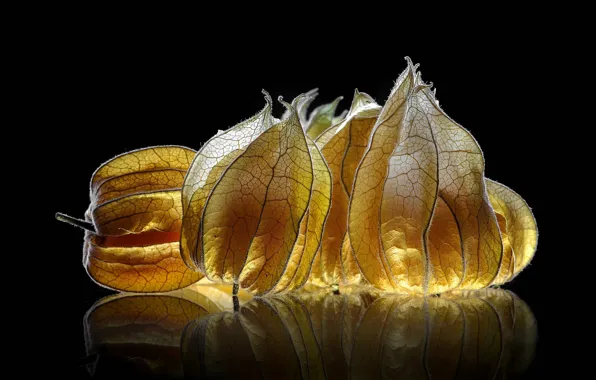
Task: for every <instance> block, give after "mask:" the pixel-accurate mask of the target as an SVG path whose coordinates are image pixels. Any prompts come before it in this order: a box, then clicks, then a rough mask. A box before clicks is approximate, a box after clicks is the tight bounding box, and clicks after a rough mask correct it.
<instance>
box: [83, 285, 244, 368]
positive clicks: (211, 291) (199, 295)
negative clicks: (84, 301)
mask: <svg viewBox="0 0 596 380" xmlns="http://www.w3.org/2000/svg"><path fill="white" fill-rule="evenodd" d="M231 293H232V290H231V286H226V285H206V284H205V281H201V282H200V283H198V284H195V285H192V286H190V287H188V288H185V289H180V290H176V291H173V292H169V293H165V294H156V295H134V294H118V295H114V296H109V297H106V298H104V299H101V300H100V301H98V302H97V303H95V305H93V306H92V307H91V308H90V309H89V311H88V312H87V314H86V315H85V318H84V326H85V344H86V347H87V353H88V354H89V355H92V354H98V355H99V360H98V361H97V364H94V365H91V366H90V368H89V369H90V371H91V372H92V374H94V373H95V374H98V373H110V372H111V371H115V372H116V374H117V375H118V378H120V377H121V376H124V375H125V374H126V372H124V373H123V372H122V371H124V370H125V369H127V370H129V371H130V372H131V374H135V373H139V372H142V373H151V374H154V375H168V376H169V377H182V364H181V356H180V337H181V336H182V333H183V331H184V328H185V327H186V326H187V325H188V324H189V323H190V322H192V321H194V320H197V319H200V318H202V317H205V316H208V315H210V314H213V313H220V312H222V311H224V310H233V305H232V297H231ZM238 296H239V299H240V302H241V303H243V302H246V301H247V300H249V299H250V295H248V294H247V293H246V292H242V291H241V292H240V293H239V295H238Z"/></svg>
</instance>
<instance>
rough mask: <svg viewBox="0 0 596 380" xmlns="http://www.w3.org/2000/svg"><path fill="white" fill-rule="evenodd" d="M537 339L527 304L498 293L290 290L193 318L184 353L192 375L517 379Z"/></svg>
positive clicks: (525, 366) (184, 345)
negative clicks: (441, 294) (425, 295)
mask: <svg viewBox="0 0 596 380" xmlns="http://www.w3.org/2000/svg"><path fill="white" fill-rule="evenodd" d="M536 336H537V335H536V322H535V320H534V317H533V315H532V313H531V311H530V310H529V308H528V307H527V306H526V305H525V304H524V303H523V301H521V300H520V299H519V298H518V297H517V296H515V295H514V294H513V293H511V292H507V291H504V290H498V289H487V290H482V291H475V292H460V293H457V294H455V293H453V294H452V293H448V294H446V295H445V296H444V297H441V298H436V297H430V298H427V299H426V300H425V299H424V298H419V297H416V296H407V295H401V296H400V295H390V296H383V295H381V294H380V293H378V292H376V291H366V292H353V293H351V294H343V295H332V294H323V293H300V294H296V293H294V294H288V295H282V296H275V297H270V298H256V299H254V300H252V301H250V302H248V303H246V304H245V305H244V306H242V307H241V309H240V311H239V312H238V313H230V312H224V313H220V314H216V315H210V316H207V317H204V318H202V319H199V320H195V321H193V322H192V323H191V324H190V325H189V326H188V328H187V329H186V330H185V333H184V337H183V340H182V342H183V343H182V351H183V357H184V366H185V374H186V375H187V376H190V377H202V376H204V377H208V378H209V377H234V376H242V377H243V378H262V377H264V378H285V377H292V378H305V379H307V378H313V379H316V378H321V377H326V378H328V379H331V378H338V379H343V378H348V377H350V378H354V379H360V378H362V379H369V378H376V377H377V376H380V377H383V378H385V377H386V378H399V377H403V378H413V379H417V378H421V379H427V378H433V379H453V378H474V379H484V378H494V377H495V376H496V375H497V374H501V375H503V376H505V375H510V374H519V373H522V372H523V371H524V370H525V369H526V368H527V366H528V365H529V364H530V362H531V360H532V357H533V351H534V345H535V342H536ZM229 363H242V366H234V365H229Z"/></svg>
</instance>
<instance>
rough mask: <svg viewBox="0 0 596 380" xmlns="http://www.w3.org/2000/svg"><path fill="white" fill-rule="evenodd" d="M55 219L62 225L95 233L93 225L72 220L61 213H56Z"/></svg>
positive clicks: (83, 221) (79, 220)
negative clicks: (65, 224)
mask: <svg viewBox="0 0 596 380" xmlns="http://www.w3.org/2000/svg"><path fill="white" fill-rule="evenodd" d="M56 219H58V220H59V221H61V222H64V223H68V224H70V225H72V226H75V227H79V228H82V229H84V230H86V231H90V232H95V226H94V225H93V223H91V222H88V221H86V220H82V219H77V218H73V217H72V216H70V215H66V214H62V213H61V212H57V213H56Z"/></svg>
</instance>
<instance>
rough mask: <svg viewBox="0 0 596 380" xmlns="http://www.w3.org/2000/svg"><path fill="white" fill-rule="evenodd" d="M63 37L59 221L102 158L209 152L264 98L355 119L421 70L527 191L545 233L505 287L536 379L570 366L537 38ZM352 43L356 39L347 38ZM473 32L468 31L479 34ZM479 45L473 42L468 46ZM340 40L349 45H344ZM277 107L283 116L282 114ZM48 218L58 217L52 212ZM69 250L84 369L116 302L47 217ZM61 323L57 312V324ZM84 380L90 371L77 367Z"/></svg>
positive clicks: (53, 60)
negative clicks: (558, 292)
mask: <svg viewBox="0 0 596 380" xmlns="http://www.w3.org/2000/svg"><path fill="white" fill-rule="evenodd" d="M75 30H76V33H75V32H66V31H65V32H64V33H61V34H60V36H59V37H56V39H55V41H53V42H52V41H49V42H48V43H49V44H51V43H54V45H53V48H52V49H50V51H51V53H48V55H47V56H46V57H45V59H46V60H47V62H48V65H47V68H48V69H47V70H46V71H44V72H42V73H41V74H42V77H43V83H44V85H43V86H41V88H42V95H43V96H44V97H46V99H48V101H49V102H50V103H49V104H51V106H49V107H48V109H47V114H46V116H47V120H48V121H49V122H51V125H52V126H55V127H52V128H53V129H52V133H51V138H52V142H53V145H52V152H51V156H50V157H51V158H52V159H55V160H57V161H58V162H62V163H65V165H64V166H62V168H63V169H61V170H60V171H59V172H57V174H55V175H57V178H56V177H54V178H55V179H54V180H57V181H59V183H60V189H59V190H57V191H56V193H55V194H54V197H53V198H52V204H51V206H52V207H53V208H54V210H53V211H60V212H64V213H67V214H70V215H73V216H78V217H82V216H83V213H84V212H85V210H86V208H87V205H88V202H89V199H88V186H89V180H90V177H91V174H92V173H93V171H94V170H95V169H96V168H97V167H98V166H99V165H100V164H101V163H103V162H104V161H106V160H108V159H110V158H111V157H113V156H115V155H117V154H120V153H124V152H126V151H129V150H133V149H138V148H143V147H147V146H151V145H166V144H176V145H184V146H188V147H191V148H194V149H199V148H200V147H201V144H202V143H204V142H205V141H207V140H208V139H209V138H210V137H211V136H212V135H214V134H215V133H216V132H217V130H218V129H227V128H229V127H230V126H233V125H234V124H236V123H237V122H239V121H241V120H244V119H246V118H248V117H250V116H252V115H253V114H255V113H256V112H258V111H259V110H260V109H261V108H262V106H263V104H264V100H263V96H262V94H261V90H262V89H265V90H267V91H268V92H269V93H270V94H271V95H272V97H273V98H274V99H275V98H276V97H277V96H279V95H283V96H284V99H285V100H286V101H290V100H291V99H292V98H293V97H294V96H296V95H298V94H299V93H302V92H305V91H307V90H310V89H311V88H314V87H318V88H319V91H320V95H319V97H318V98H317V100H316V101H315V105H318V104H321V103H323V102H329V101H331V100H333V99H334V98H335V97H336V96H338V95H343V96H344V100H343V101H342V102H341V103H340V107H339V108H340V109H343V108H348V107H349V103H350V101H351V97H352V95H353V92H354V89H355V88H358V89H359V90H360V91H363V92H367V93H368V94H370V95H371V96H373V97H374V98H375V99H376V100H377V102H379V103H380V104H383V103H384V101H385V100H386V99H387V97H388V95H389V92H390V90H391V88H392V86H393V83H394V81H395V79H396V78H397V77H398V75H399V74H400V73H401V71H402V70H404V68H405V67H406V61H405V60H404V56H406V55H408V56H410V57H411V58H412V60H413V61H414V63H420V64H421V66H420V71H421V72H422V78H423V79H424V80H425V81H432V82H433V83H434V86H435V87H436V88H437V98H438V99H439V101H440V103H441V106H442V107H443V109H444V110H445V111H446V112H447V114H448V115H449V116H450V117H452V118H453V119H454V120H455V121H457V122H458V123H460V124H461V125H462V126H463V127H465V128H466V129H468V130H470V131H471V133H472V134H473V136H474V137H475V138H476V139H477V141H478V143H479V145H480V147H481V148H482V149H483V152H484V156H485V160H486V176H487V177H488V178H491V179H495V180H497V181H499V182H501V183H504V184H506V185H507V186H509V187H511V188H512V189H514V190H515V191H517V192H518V193H519V194H520V195H521V196H522V197H523V198H524V199H525V200H526V201H527V202H528V204H529V205H530V207H531V208H532V209H533V212H534V215H535V217H536V219H537V222H538V228H539V232H540V236H539V244H538V251H537V253H536V256H535V258H534V260H533V261H532V263H531V265H530V266H529V267H528V268H527V269H526V270H525V271H524V272H523V273H522V274H521V275H520V276H519V277H517V278H516V279H515V280H514V281H513V282H512V283H511V284H508V285H507V286H506V288H508V289H511V290H512V291H514V292H515V293H516V294H518V295H519V296H520V297H521V298H522V299H523V300H524V301H525V302H526V303H527V304H528V305H529V306H530V307H531V309H532V311H533V312H534V314H535V316H536V318H537V321H538V329H539V344H538V348H537V356H536V359H535V361H534V363H533V365H532V367H531V369H530V371H529V372H528V377H537V376H538V375H540V374H543V373H546V372H545V371H547V370H548V371H551V370H552V366H553V365H554V364H553V363H557V362H560V357H559V351H560V347H558V345H557V344H556V343H555V340H556V339H557V334H558V330H559V328H558V320H557V318H556V317H554V316H553V313H552V308H551V306H550V305H552V304H553V303H554V302H556V301H555V300H554V299H553V298H554V296H553V293H552V292H550V291H546V289H550V288H551V287H552V281H553V272H554V271H556V270H557V267H558V265H559V263H558V262H557V261H556V260H555V258H556V256H557V254H558V252H559V250H560V249H562V248H563V247H561V246H558V244H561V243H559V242H558V241H557V238H556V236H557V226H556V221H555V219H556V216H555V215H553V211H552V209H551V199H552V197H553V192H554V190H553V180H552V169H551V166H550V164H551V163H552V161H553V158H552V153H551V152H552V146H554V145H556V143H557V136H556V135H553V134H552V133H550V130H551V129H550V128H551V127H550V123H551V122H552V120H551V114H552V113H554V112H556V110H557V105H556V103H555V102H554V100H553V96H552V95H553V94H552V93H553V88H554V87H555V86H556V84H553V83H552V82H551V78H552V77H553V76H555V75H556V74H557V71H558V68H557V66H558V64H559V63H560V62H559V57H558V54H557V52H556V51H554V50H552V49H551V48H550V46H549V44H548V41H546V40H536V39H535V38H534V36H533V34H531V33H529V34H526V35H518V36H516V37H514V38H513V37H512V38H504V37H497V38H494V39H491V40H486V39H485V40H483V41H482V43H477V42H474V38H473V36H471V35H469V36H467V37H466V36H463V37H460V38H459V39H456V40H446V41H440V39H436V40H434V41H433V44H429V43H428V41H426V40H419V41H410V42H413V43H410V44H404V43H402V39H401V38H398V36H395V37H392V36H391V35H389V36H384V38H378V37H379V36H377V35H374V34H373V33H372V32H361V33H357V34H358V35H356V36H354V34H350V35H349V36H348V35H346V36H345V37H342V34H341V33H339V32H338V34H337V35H335V37H334V40H333V41H332V42H330V41H328V40H324V41H321V40H318V39H317V37H313V39H311V40H306V39H305V38H298V39H296V38H295V37H294V38H288V39H286V40H280V41H279V42H273V41H272V40H271V39H270V38H269V37H267V36H265V35H257V36H244V35H243V31H239V32H236V33H234V34H233V36H231V37H225V35H226V34H225V33H223V32H222V33H219V34H214V33H212V32H211V31H209V30H205V31H199V32H197V31H195V32H193V33H188V31H187V30H183V29H177V28H176V27H174V28H169V27H168V28H165V27H164V28H162V27H160V26H159V25H158V26H157V27H156V28H155V29H153V28H148V27H146V26H143V27H136V26H135V27H132V26H130V27H123V26H121V25H119V26H115V25H113V24H101V23H99V24H94V25H93V27H89V28H85V27H84V22H82V23H81V25H78V27H77V28H75ZM346 33H347V32H346ZM470 33H471V32H470ZM468 38H469V40H468ZM342 42H343V43H342ZM282 112H283V108H282V106H281V105H279V104H276V105H275V110H274V113H275V115H276V116H278V117H279V116H280V115H281V113H282ZM47 216H48V220H49V219H50V218H52V215H51V213H48V215H47ZM48 223H50V225H51V227H52V230H53V231H55V232H54V234H53V240H54V243H55V244H56V246H58V247H59V249H58V250H57V252H58V253H56V254H55V259H53V261H54V263H56V264H57V265H58V266H59V269H58V270H59V273H58V276H56V277H57V279H56V281H58V282H59V283H60V285H59V286H60V288H59V289H62V290H63V293H62V294H63V295H62V296H60V298H61V302H60V303H59V305H62V306H54V307H56V308H58V307H61V309H60V313H59V314H60V315H59V319H60V320H61V321H60V322H61V323H60V326H64V327H63V328H62V327H61V328H62V329H63V330H61V331H60V337H61V338H60V339H61V341H62V342H61V344H62V346H61V347H65V349H63V350H62V351H61V357H62V359H61V360H62V362H63V363H65V364H67V365H71V364H72V366H73V367H76V362H77V360H78V359H79V358H81V357H83V356H85V350H84V340H83V326H82V319H83V315H84V313H85V312H86V311H87V309H88V308H89V307H90V306H91V305H92V304H93V303H94V302H95V301H97V300H98V299H99V298H101V297H103V296H105V295H108V294H111V293H112V292H111V291H108V290H105V289H103V288H100V287H99V286H98V285H96V284H95V283H93V282H92V281H91V280H90V279H89V278H88V276H87V274H86V272H85V270H84V268H83V267H82V265H81V257H82V242H83V232H82V231H81V230H78V229H75V228H72V227H70V226H67V225H65V224H61V223H59V222H57V221H52V220H49V221H48ZM54 314H55V313H54ZM78 374H79V375H81V376H83V375H85V371H84V369H83V368H79V369H78Z"/></svg>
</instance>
